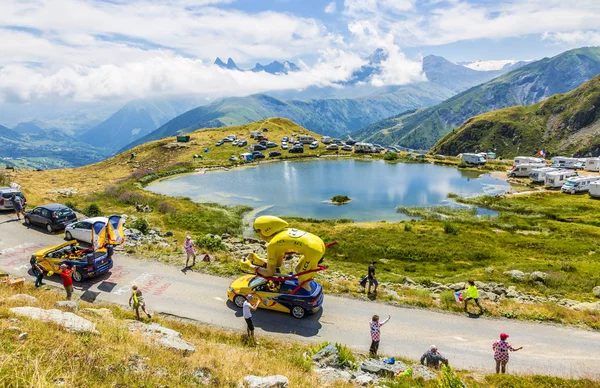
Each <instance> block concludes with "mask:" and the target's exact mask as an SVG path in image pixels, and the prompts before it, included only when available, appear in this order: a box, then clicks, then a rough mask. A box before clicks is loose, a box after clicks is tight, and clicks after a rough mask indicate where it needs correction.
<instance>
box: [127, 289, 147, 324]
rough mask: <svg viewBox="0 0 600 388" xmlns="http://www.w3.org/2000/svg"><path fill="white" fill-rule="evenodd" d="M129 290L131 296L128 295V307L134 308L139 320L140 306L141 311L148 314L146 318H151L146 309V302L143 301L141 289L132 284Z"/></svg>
mask: <svg viewBox="0 0 600 388" xmlns="http://www.w3.org/2000/svg"><path fill="white" fill-rule="evenodd" d="M131 290H132V291H131V296H130V297H129V307H133V309H134V310H135V316H136V318H137V319H138V320H140V307H141V308H142V311H143V312H144V313H145V314H146V315H147V316H148V318H152V316H151V315H150V314H149V313H148V311H146V303H145V302H144V297H143V296H142V290H139V289H138V287H137V286H136V285H134V286H132V287H131ZM132 302H133V306H132Z"/></svg>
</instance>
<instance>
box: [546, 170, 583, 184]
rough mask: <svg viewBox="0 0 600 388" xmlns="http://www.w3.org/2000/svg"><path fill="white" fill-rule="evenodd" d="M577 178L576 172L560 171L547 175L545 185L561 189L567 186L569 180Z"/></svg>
mask: <svg viewBox="0 0 600 388" xmlns="http://www.w3.org/2000/svg"><path fill="white" fill-rule="evenodd" d="M575 176H577V173H576V172H575V171H569V170H560V171H555V172H550V173H548V174H546V180H545V181H544V185H545V186H546V187H549V188H559V187H561V186H562V185H564V184H565V182H566V181H567V179H569V178H572V177H575Z"/></svg>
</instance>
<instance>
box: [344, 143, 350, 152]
mask: <svg viewBox="0 0 600 388" xmlns="http://www.w3.org/2000/svg"><path fill="white" fill-rule="evenodd" d="M342 151H352V146H351V145H349V144H346V145H343V146H342Z"/></svg>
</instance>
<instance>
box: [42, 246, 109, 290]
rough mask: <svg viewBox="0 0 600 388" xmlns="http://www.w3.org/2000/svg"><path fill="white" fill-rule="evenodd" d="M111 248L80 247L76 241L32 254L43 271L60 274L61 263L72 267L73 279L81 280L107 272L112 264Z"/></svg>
mask: <svg viewBox="0 0 600 388" xmlns="http://www.w3.org/2000/svg"><path fill="white" fill-rule="evenodd" d="M112 255H113V248H112V247H111V248H102V249H98V250H96V251H92V250H91V249H88V248H82V247H80V246H79V245H77V242H76V241H69V242H66V243H63V244H60V245H55V246H52V247H49V248H44V249H41V250H39V251H37V252H35V253H34V254H33V257H35V258H36V259H37V262H38V263H39V264H40V266H41V267H42V269H43V270H44V271H45V272H49V271H52V272H54V273H55V274H60V273H61V272H62V268H60V265H61V264H67V265H68V266H71V267H73V269H74V270H75V271H73V280H75V281H76V282H81V281H83V280H85V279H89V278H93V277H96V276H98V275H101V274H103V273H105V272H108V271H109V270H110V269H111V268H112V266H113V260H112Z"/></svg>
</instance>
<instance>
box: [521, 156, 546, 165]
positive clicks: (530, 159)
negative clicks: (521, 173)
mask: <svg viewBox="0 0 600 388" xmlns="http://www.w3.org/2000/svg"><path fill="white" fill-rule="evenodd" d="M529 163H537V164H540V163H542V164H546V161H545V160H544V159H542V158H534V157H531V156H517V157H516V158H515V160H514V162H513V166H518V165H520V164H529Z"/></svg>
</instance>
